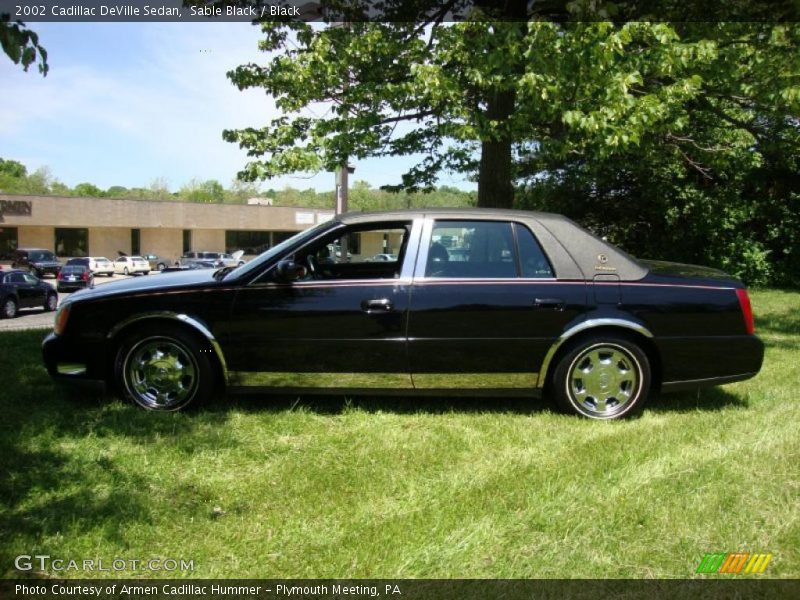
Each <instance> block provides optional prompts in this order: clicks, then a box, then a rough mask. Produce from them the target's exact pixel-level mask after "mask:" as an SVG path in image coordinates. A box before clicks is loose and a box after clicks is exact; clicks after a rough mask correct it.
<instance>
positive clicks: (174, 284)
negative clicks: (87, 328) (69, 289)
mask: <svg viewBox="0 0 800 600" xmlns="http://www.w3.org/2000/svg"><path fill="white" fill-rule="evenodd" d="M214 273H215V271H214V269H196V270H192V271H180V272H175V273H159V274H157V275H140V276H139V277H131V278H130V279H124V280H122V281H111V282H109V283H104V284H102V285H96V286H95V287H94V288H93V289H86V290H81V291H80V292H76V293H75V294H73V295H72V298H74V299H75V300H90V299H95V298H107V297H109V296H122V295H127V294H137V293H141V292H147V291H156V290H166V289H176V288H185V287H195V286H198V285H203V284H205V285H217V284H218V283H219V282H217V281H216V280H215V279H214ZM72 298H70V300H72Z"/></svg>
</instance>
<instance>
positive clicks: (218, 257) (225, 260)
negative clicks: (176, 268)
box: [178, 250, 244, 267]
mask: <svg viewBox="0 0 800 600" xmlns="http://www.w3.org/2000/svg"><path fill="white" fill-rule="evenodd" d="M243 254H244V252H243V251H242V250H237V251H236V252H234V253H233V254H228V253H227V252H209V251H206V250H203V251H192V252H187V253H186V254H184V255H183V256H181V257H180V259H178V263H179V265H180V266H184V267H185V266H189V265H191V264H192V263H195V262H198V261H203V262H211V263H213V264H214V266H216V267H239V266H241V265H243V264H244V260H242V256H243Z"/></svg>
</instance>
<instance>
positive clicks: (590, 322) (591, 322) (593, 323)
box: [536, 317, 653, 389]
mask: <svg viewBox="0 0 800 600" xmlns="http://www.w3.org/2000/svg"><path fill="white" fill-rule="evenodd" d="M598 327H621V328H624V329H629V330H631V331H635V332H636V333H640V334H641V335H643V336H645V337H648V338H652V337H653V334H652V333H651V332H650V330H649V329H647V327H645V326H644V325H642V324H641V323H637V322H636V321H632V320H628V319H617V318H609V317H604V318H598V319H587V320H586V321H581V322H580V323H577V324H575V325H573V326H572V327H570V328H569V329H567V330H566V331H564V333H562V334H561V335H560V336H559V337H558V339H557V340H556V341H555V342H553V345H552V346H550V349H549V350H548V351H547V354H546V355H545V357H544V360H543V361H542V367H541V369H539V379H538V381H537V385H536V387H537V388H540V389H541V388H543V387H544V382H545V380H546V379H547V370H548V368H549V367H550V362H551V361H552V360H553V357H554V356H555V355H556V352H558V349H559V348H560V347H561V346H563V345H564V343H565V342H567V341H569V340H570V339H571V338H572V337H574V336H575V335H577V334H579V333H582V332H584V331H588V330H591V329H597V328H598Z"/></svg>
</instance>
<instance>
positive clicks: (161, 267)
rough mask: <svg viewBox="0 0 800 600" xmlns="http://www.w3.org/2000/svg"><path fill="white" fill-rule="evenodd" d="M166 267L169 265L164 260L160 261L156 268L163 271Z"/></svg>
mask: <svg viewBox="0 0 800 600" xmlns="http://www.w3.org/2000/svg"><path fill="white" fill-rule="evenodd" d="M166 268H167V265H165V264H164V263H162V262H160V263H158V264H157V265H156V269H157V270H159V271H163V270H164V269H166Z"/></svg>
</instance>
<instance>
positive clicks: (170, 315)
mask: <svg viewBox="0 0 800 600" xmlns="http://www.w3.org/2000/svg"><path fill="white" fill-rule="evenodd" d="M148 319H169V320H172V321H180V322H181V323H184V324H186V325H188V326H189V327H191V328H192V329H194V330H195V331H197V332H198V333H199V334H200V335H202V336H203V337H204V338H206V340H207V341H208V343H209V344H211V347H212V348H213V349H214V354H216V356H217V358H218V359H219V364H220V367H221V368H222V377H223V378H224V380H225V383H226V384H227V383H228V381H229V373H228V364H227V363H226V362H225V355H224V354H223V353H222V347H221V346H220V345H219V342H218V341H217V338H215V337H214V334H213V333H211V331H210V330H209V329H208V327H206V326H205V325H204V324H203V323H202V322H201V321H199V320H198V319H195V318H194V317H190V316H189V315H185V314H182V313H174V312H171V311H167V310H164V311H156V312H148V313H142V314H140V315H136V316H133V317H130V318H128V319H125V320H124V321H120V322H119V323H117V324H116V325H114V327H112V328H111V330H110V331H109V332H108V335H107V336H106V337H107V339H109V340H111V339H114V337H115V336H116V335H117V334H118V333H119V332H120V331H122V329H124V328H125V327H127V326H128V325H130V324H131V323H136V322H138V321H146V320H148Z"/></svg>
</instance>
